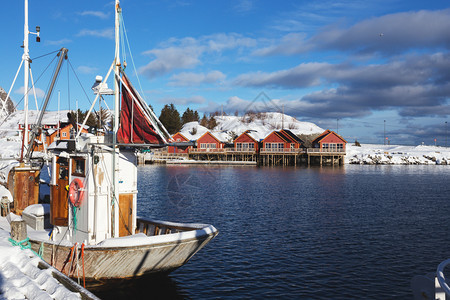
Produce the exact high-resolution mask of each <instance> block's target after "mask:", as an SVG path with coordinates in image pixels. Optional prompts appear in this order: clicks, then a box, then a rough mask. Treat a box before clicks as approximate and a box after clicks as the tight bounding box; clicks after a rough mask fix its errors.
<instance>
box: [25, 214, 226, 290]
mask: <svg viewBox="0 0 450 300" xmlns="http://www.w3.org/2000/svg"><path fill="white" fill-rule="evenodd" d="M152 224H157V223H152ZM168 224H175V225H177V224H176V223H167V222H163V223H161V226H160V228H159V231H161V228H163V229H164V230H171V231H174V230H177V231H178V232H173V233H167V234H159V235H157V236H151V235H146V236H144V234H142V233H141V234H138V235H136V237H135V238H134V237H133V236H129V237H125V238H119V239H111V240H108V241H106V242H105V243H100V244H99V245H96V246H86V247H85V248H84V251H83V253H82V251H81V245H79V244H78V253H77V254H78V259H77V258H75V259H72V260H71V259H70V257H71V251H72V250H71V246H61V245H59V246H58V244H56V243H55V242H51V241H40V240H37V239H33V238H30V243H31V246H32V249H33V250H34V251H36V252H38V251H39V249H40V248H41V249H42V247H43V249H42V258H43V259H44V260H45V261H46V262H48V263H49V264H51V265H52V266H54V267H55V268H56V269H58V270H60V271H61V272H63V273H64V274H66V275H68V276H70V277H72V278H80V279H82V278H83V268H84V278H85V280H86V285H87V286H89V287H94V286H98V285H103V284H106V283H108V282H111V281H114V280H115V279H133V278H137V277H140V276H143V275H147V274H152V273H169V272H171V271H173V270H175V269H177V268H179V267H181V266H182V265H184V264H185V263H187V262H188V261H189V259H190V258H191V257H192V256H193V255H194V254H195V253H196V252H197V251H199V250H200V249H201V248H203V247H204V246H205V245H206V244H207V243H208V242H209V241H210V240H211V239H212V238H214V237H215V236H216V235H217V234H218V231H217V230H216V229H215V228H214V227H213V226H211V225H193V227H192V228H191V230H188V229H189V228H188V227H187V226H189V224H179V225H182V226H168ZM141 227H142V226H141ZM147 228H148V227H147ZM179 228H183V231H180V230H179ZM148 234H150V233H148ZM109 245H113V246H109ZM82 254H83V255H82ZM83 256H84V262H83ZM72 257H75V255H73V256H72ZM74 260H75V261H74ZM77 266H78V267H77Z"/></svg>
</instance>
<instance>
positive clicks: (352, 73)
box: [0, 0, 450, 145]
mask: <svg viewBox="0 0 450 300" xmlns="http://www.w3.org/2000/svg"><path fill="white" fill-rule="evenodd" d="M121 6H122V8H123V18H124V22H125V27H126V30H127V35H128V39H129V43H130V47H131V54H132V57H133V59H134V62H135V67H136V71H137V74H138V77H139V81H140V83H141V86H142V90H143V92H144V95H145V98H146V100H147V102H148V103H150V104H151V105H152V106H153V107H154V108H155V112H156V114H157V115H159V113H160V111H161V108H162V107H163V106H164V104H166V103H174V104H175V106H176V107H177V108H178V110H179V111H180V113H182V112H183V111H184V110H185V109H186V108H187V107H190V108H191V109H196V110H198V111H199V112H200V113H201V114H202V113H209V112H213V111H216V110H218V111H221V110H222V109H223V110H224V111H225V112H227V113H229V114H234V113H235V112H236V111H238V112H239V114H241V115H242V114H243V113H244V112H245V111H246V110H250V109H251V110H255V111H261V110H265V109H266V108H265V107H267V106H269V110H273V111H275V110H284V112H285V113H286V114H289V115H292V116H295V117H297V118H298V119H299V120H301V121H311V122H314V123H316V124H317V125H319V126H321V127H323V128H329V129H332V130H337V131H338V132H339V134H341V135H342V136H344V137H345V138H346V139H347V140H348V141H349V142H353V141H354V140H355V139H358V141H360V142H366V143H383V142H384V136H385V133H386V136H387V137H388V138H389V141H390V143H392V144H397V143H400V144H419V143H422V142H424V143H425V144H434V143H435V142H434V139H436V140H437V141H436V143H437V144H438V145H444V144H445V139H446V136H447V133H448V132H449V131H450V127H448V128H447V130H446V125H445V122H446V121H450V120H449V118H448V115H449V112H450V106H449V95H450V53H449V47H450V30H449V28H450V4H449V3H448V2H447V1H403V0H402V1H395V0H391V1H384V0H378V1H353V0H349V1H283V0H281V1H262V0H239V1H238V0H231V1H212V0H210V1H186V0H185V1H143V0H140V1H137V0H135V1H130V0H123V1H121ZM2 8H3V12H4V13H3V16H2V18H1V19H0V25H1V28H2V30H1V32H2V47H1V48H0V54H1V57H2V58H3V59H2V60H1V61H2V63H1V69H2V72H1V74H0V86H2V87H3V88H4V89H5V90H8V89H9V86H10V84H11V82H12V79H13V77H14V74H15V72H16V70H17V68H18V66H19V63H20V59H21V55H22V52H21V51H22V50H21V48H20V47H19V46H20V45H21V43H22V40H23V1H7V2H5V3H3V5H2ZM113 12H114V10H113V2H111V1H84V0H80V1H58V2H57V3H56V2H55V1H50V0H41V1H35V0H29V25H30V30H31V31H33V30H34V27H35V26H36V25H39V26H41V43H39V44H38V43H36V42H34V39H33V37H31V38H30V56H31V57H32V58H37V57H39V56H41V55H44V54H47V53H50V52H52V51H55V50H57V49H59V48H61V47H63V46H64V47H66V48H68V49H69V61H70V64H69V65H68V66H69V67H67V66H66V67H65V69H64V70H65V71H63V72H62V74H61V76H60V78H59V81H58V87H57V89H58V90H59V91H60V95H61V102H60V107H61V109H69V108H70V109H74V108H75V102H76V100H78V103H79V104H78V105H79V107H80V108H82V109H88V107H89V106H90V103H89V101H92V100H93V95H92V93H91V90H90V87H91V86H92V83H93V81H94V77H95V75H102V76H105V74H106V72H107V70H108V68H109V66H110V64H111V62H112V59H113V55H114V53H113V51H114V41H113V31H114V27H113V26H114V13H113ZM127 58H128V67H127V72H128V74H129V76H130V77H131V79H132V81H134V82H135V85H137V86H139V85H138V84H137V80H136V78H135V77H136V75H135V73H134V67H133V64H132V63H131V59H130V56H129V55H128V56H127ZM51 59H52V56H45V57H43V58H37V59H33V63H32V70H33V76H34V78H35V80H36V78H38V77H39V75H40V74H41V72H42V71H43V70H44V69H45V67H46V66H47V65H48V64H49V63H50V61H51ZM49 69H51V68H49ZM72 69H73V70H74V71H75V73H74V72H72V71H71V70H72ZM47 73H49V72H48V71H47ZM47 73H45V74H44V75H43V76H42V78H41V79H40V80H39V82H38V83H37V84H36V85H37V87H38V88H39V89H40V91H42V92H41V93H40V94H43V91H45V90H46V89H47V86H48V80H46V77H48V76H49V75H47ZM75 74H76V75H75ZM22 77H23V75H21V77H19V82H18V84H16V86H15V88H14V90H13V93H12V98H13V100H14V101H16V102H20V99H21V95H20V94H18V93H17V92H19V91H20V87H21V86H22V85H23V84H22V82H23V78H22ZM78 81H80V82H81V84H82V86H83V88H84V90H85V91H83V89H82V88H81V87H80V85H78ZM68 83H69V84H68ZM110 86H111V83H110ZM261 93H264V94H263V95H267V97H268V98H270V99H271V100H272V101H271V102H268V101H267V98H266V97H265V96H264V97H262V96H261V95H262V94H261ZM86 94H87V95H88V96H89V98H90V100H88V99H87V97H86ZM56 98H57V97H56V96H54V97H53V98H52V104H51V109H53V110H56V109H57V100H56ZM68 99H70V100H68ZM41 100H42V97H41V98H40V99H39V101H41ZM111 100H112V99H107V103H108V105H111ZM30 102H31V103H34V100H33V99H30ZM21 105H23V104H19V107H21ZM33 107H34V104H33V105H31V108H33ZM449 123H450V122H449ZM448 125H450V124H448ZM448 145H450V138H448Z"/></svg>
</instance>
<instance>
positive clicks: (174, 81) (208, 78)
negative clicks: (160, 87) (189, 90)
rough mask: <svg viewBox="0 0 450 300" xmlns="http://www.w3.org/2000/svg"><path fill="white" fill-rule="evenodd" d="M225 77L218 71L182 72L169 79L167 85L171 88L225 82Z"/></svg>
mask: <svg viewBox="0 0 450 300" xmlns="http://www.w3.org/2000/svg"><path fill="white" fill-rule="evenodd" d="M225 78H226V75H225V74H223V73H222V72H220V71H211V72H209V73H207V74H204V73H188V72H183V73H179V74H175V75H173V76H172V77H170V82H169V85H171V86H192V85H200V84H202V83H216V82H222V81H223V80H225Z"/></svg>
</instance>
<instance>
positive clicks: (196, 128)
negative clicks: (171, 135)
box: [180, 121, 209, 141]
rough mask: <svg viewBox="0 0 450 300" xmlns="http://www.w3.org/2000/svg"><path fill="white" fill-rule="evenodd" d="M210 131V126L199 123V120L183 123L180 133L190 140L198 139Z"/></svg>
mask: <svg viewBox="0 0 450 300" xmlns="http://www.w3.org/2000/svg"><path fill="white" fill-rule="evenodd" d="M207 131H209V130H208V128H206V127H204V126H202V125H200V124H198V122H197V121H194V122H189V123H186V124H184V125H183V128H181V130H180V133H181V134H182V135H184V136H185V137H186V138H187V139H188V140H189V141H196V140H197V139H198V138H199V137H201V136H202V135H204V134H205V132H207Z"/></svg>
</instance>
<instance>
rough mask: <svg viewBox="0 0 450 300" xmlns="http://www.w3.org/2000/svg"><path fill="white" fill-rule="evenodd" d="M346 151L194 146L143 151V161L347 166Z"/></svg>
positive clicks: (142, 162) (144, 162) (141, 162)
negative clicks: (181, 149)
mask: <svg viewBox="0 0 450 300" xmlns="http://www.w3.org/2000/svg"><path fill="white" fill-rule="evenodd" d="M344 157H345V150H343V149H318V148H303V149H264V148H263V149H260V151H259V153H258V152H256V151H253V150H235V149H233V148H222V149H195V148H194V149H190V150H189V152H188V153H179V154H178V153H167V152H164V151H159V152H155V153H140V154H139V155H138V162H139V164H147V163H166V162H169V163H172V162H176V163H183V160H186V162H187V161H199V162H201V161H203V162H209V163H211V162H221V163H226V162H229V163H232V164H239V162H242V164H243V165H244V164H249V163H250V164H256V165H259V166H300V165H307V166H310V165H319V166H323V165H331V166H335V165H343V164H344Z"/></svg>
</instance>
